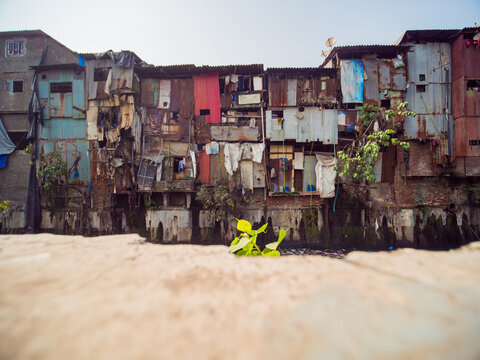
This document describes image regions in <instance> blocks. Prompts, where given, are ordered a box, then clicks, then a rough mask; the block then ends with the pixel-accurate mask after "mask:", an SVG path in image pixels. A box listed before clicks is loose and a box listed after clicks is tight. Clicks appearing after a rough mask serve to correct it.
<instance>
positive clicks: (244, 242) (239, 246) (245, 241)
mask: <svg viewBox="0 0 480 360" xmlns="http://www.w3.org/2000/svg"><path fill="white" fill-rule="evenodd" d="M249 242H250V239H249V238H247V237H243V238H241V239H240V241H239V242H238V243H237V244H235V245H233V246H230V252H231V253H234V252H235V251H237V250H240V249H242V248H243V247H244V246H245V245H247V244H248V243H249Z"/></svg>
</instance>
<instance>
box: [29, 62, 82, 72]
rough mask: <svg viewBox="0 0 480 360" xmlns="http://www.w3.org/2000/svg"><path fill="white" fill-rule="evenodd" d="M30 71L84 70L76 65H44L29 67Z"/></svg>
mask: <svg viewBox="0 0 480 360" xmlns="http://www.w3.org/2000/svg"><path fill="white" fill-rule="evenodd" d="M30 69H32V70H35V71H48V70H83V69H84V68H83V67H82V66H80V65H79V64H76V63H68V64H46V65H35V66H30Z"/></svg>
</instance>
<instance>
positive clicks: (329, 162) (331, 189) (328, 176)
mask: <svg viewBox="0 0 480 360" xmlns="http://www.w3.org/2000/svg"><path fill="white" fill-rule="evenodd" d="M315 157H316V158H317V164H316V165H315V174H316V176H317V182H316V188H317V191H318V192H320V197H322V198H332V197H334V196H335V178H336V176H337V172H336V171H335V170H334V169H333V168H334V166H335V165H336V163H337V160H336V159H335V158H334V157H332V156H325V155H320V154H315Z"/></svg>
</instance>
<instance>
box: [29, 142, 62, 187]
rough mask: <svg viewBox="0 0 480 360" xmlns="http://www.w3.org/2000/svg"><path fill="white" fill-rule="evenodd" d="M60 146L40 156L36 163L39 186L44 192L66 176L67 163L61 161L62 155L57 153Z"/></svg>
mask: <svg viewBox="0 0 480 360" xmlns="http://www.w3.org/2000/svg"><path fill="white" fill-rule="evenodd" d="M59 150H62V148H61V146H57V149H55V150H53V151H50V152H48V153H45V154H42V157H41V159H40V161H39V163H38V170H37V176H38V178H39V180H40V183H41V186H42V187H43V189H45V190H50V189H52V187H53V185H57V184H60V183H61V182H62V178H63V177H64V176H66V175H67V173H68V170H67V163H66V162H65V161H63V159H62V155H60V153H59V152H58V151H59Z"/></svg>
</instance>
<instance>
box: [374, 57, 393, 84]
mask: <svg viewBox="0 0 480 360" xmlns="http://www.w3.org/2000/svg"><path fill="white" fill-rule="evenodd" d="M391 64H392V63H391V62H387V61H386V59H383V60H382V59H378V63H377V65H378V88H379V89H380V90H388V89H390V88H391V78H390V69H391V67H392V65H391Z"/></svg>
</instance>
